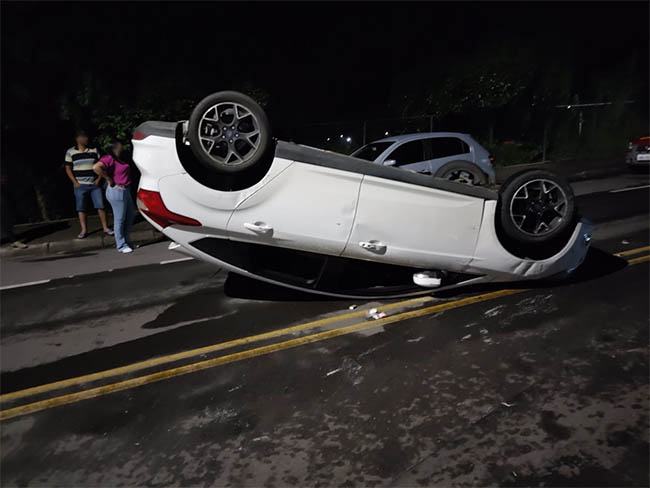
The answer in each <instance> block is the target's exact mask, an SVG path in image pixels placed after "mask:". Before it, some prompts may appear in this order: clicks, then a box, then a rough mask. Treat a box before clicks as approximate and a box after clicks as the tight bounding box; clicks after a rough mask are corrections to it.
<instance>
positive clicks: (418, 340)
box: [406, 336, 424, 342]
mask: <svg viewBox="0 0 650 488" xmlns="http://www.w3.org/2000/svg"><path fill="white" fill-rule="evenodd" d="M422 339H424V336H420V337H416V338H415V339H409V340H407V341H406V342H420V341H421V340H422Z"/></svg>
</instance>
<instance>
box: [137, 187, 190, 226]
mask: <svg viewBox="0 0 650 488" xmlns="http://www.w3.org/2000/svg"><path fill="white" fill-rule="evenodd" d="M137 205H138V209H139V210H140V211H141V212H142V213H143V214H145V215H146V216H147V217H149V218H150V219H151V220H153V221H154V222H155V223H157V224H158V225H159V226H161V227H162V228H163V229H164V228H165V227H169V226H170V225H173V224H180V225H193V226H199V225H201V222H199V221H198V220H195V219H193V218H190V217H185V216H184V215H179V214H177V213H174V212H172V211H171V210H169V209H168V208H167V207H165V203H164V202H163V200H162V197H161V196H160V193H158V192H157V191H151V190H142V189H140V190H138V199H137Z"/></svg>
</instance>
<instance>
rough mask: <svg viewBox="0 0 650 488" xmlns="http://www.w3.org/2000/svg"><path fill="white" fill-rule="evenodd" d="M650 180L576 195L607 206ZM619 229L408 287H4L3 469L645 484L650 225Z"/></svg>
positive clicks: (625, 201)
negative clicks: (368, 294) (526, 274)
mask: <svg viewBox="0 0 650 488" xmlns="http://www.w3.org/2000/svg"><path fill="white" fill-rule="evenodd" d="M611 195H614V196H615V197H616V198H615V199H614V198H612V197H611ZM608 199H609V200H608ZM603 200H607V202H606V203H607V204H606V205H605V204H603ZM647 201H648V193H647V189H646V190H643V189H642V190H634V191H629V192H623V193H618V194H616V193H614V194H612V193H609V192H607V193H606V194H605V193H599V194H597V195H593V194H592V195H585V196H582V197H580V198H579V200H578V202H579V205H580V208H581V210H582V212H583V214H584V215H586V216H587V217H589V218H590V219H591V220H593V221H595V222H601V223H603V224H604V225H609V224H608V223H609V222H612V221H615V220H620V219H625V218H629V217H633V216H639V215H640V216H643V215H646V214H647V213H648V210H647ZM615 229H616V230H617V231H618V229H619V227H616V228H615ZM620 232H621V234H620V235H617V236H616V237H611V238H608V239H605V240H601V241H599V242H595V243H594V249H593V250H592V252H591V253H590V255H589V257H588V260H587V262H586V263H585V265H584V266H583V268H582V269H580V270H579V272H578V273H577V274H576V276H574V277H573V279H572V280H571V281H569V282H563V283H548V282H547V283H539V284H530V283H529V284H525V285H522V286H521V287H514V288H512V287H511V289H510V291H504V289H503V288H502V287H497V286H492V287H483V288H472V289H464V290H461V291H457V292H455V294H453V295H452V294H444V295H443V294H439V295H437V296H436V295H434V296H433V297H423V298H419V299H416V300H409V301H397V300H392V301H378V302H370V301H368V302H352V301H340V300H328V299H322V298H318V297H310V296H303V295H299V294H294V293H293V292H291V293H286V292H281V291H278V290H275V289H272V288H270V287H268V288H266V289H265V287H261V288H259V287H257V288H256V289H255V292H254V293H252V292H251V289H250V288H249V286H248V284H247V282H245V281H242V280H239V279H236V278H232V277H228V276H227V275H226V274H225V273H221V272H218V270H215V269H213V268H211V267H209V266H206V265H204V264H202V263H198V262H195V261H189V262H178V263H171V264H166V265H147V266H141V267H132V268H127V269H120V270H115V271H113V272H110V273H107V272H103V273H94V274H82V275H78V276H75V277H74V278H65V279H60V280H53V281H51V282H49V283H45V284H42V285H36V286H32V287H26V288H17V289H12V290H6V291H4V292H3V293H2V329H1V331H2V342H1V352H2V358H1V369H2V376H1V377H0V379H1V388H2V393H3V397H2V400H3V401H2V405H1V406H2V409H3V410H2V412H3V415H4V418H3V420H2V421H1V422H0V429H1V436H2V437H1V441H0V442H1V447H2V454H1V468H2V469H1V473H0V476H1V478H0V481H1V482H2V485H3V486H26V485H31V486H33V485H38V486H43V485H47V486H116V485H215V486H223V485H235V486H261V485H264V486H286V485H300V486H331V485H346V486H352V485H360V486H366V485H370V486H376V485H391V486H414V485H427V486H432V485H436V486H441V485H442V486H446V485H478V486H484V485H488V484H490V485H506V486H530V485H538V484H540V483H544V484H545V485H546V486H567V485H572V486H576V485H581V486H604V485H607V486H647V485H648V412H649V410H648V291H649V290H648V269H649V267H648V263H649V261H648V258H647V256H648V254H649V253H650V251H649V250H648V248H647V246H648V231H647V226H646V229H643V230H639V229H632V230H630V229H627V230H626V229H625V227H624V226H622V227H620ZM621 251H623V252H625V253H626V254H625V255H623V256H621V257H616V256H613V255H612V253H616V252H621ZM134 254H135V253H134ZM70 259H74V258H70ZM531 285H532V286H533V287H531ZM352 304H355V305H358V308H356V309H354V310H350V309H349V307H350V305H352ZM374 306H377V307H381V306H386V307H388V308H387V309H386V311H387V313H388V316H387V317H386V318H385V319H381V320H379V321H374V320H372V319H370V320H368V319H366V317H365V311H366V310H368V309H369V308H371V307H374ZM380 309H381V308H380ZM116 368H121V369H116ZM88 375H93V376H88ZM56 382H63V383H56ZM29 388H36V389H33V390H28V389H29Z"/></svg>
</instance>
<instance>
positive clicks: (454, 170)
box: [434, 161, 487, 186]
mask: <svg viewBox="0 0 650 488" xmlns="http://www.w3.org/2000/svg"><path fill="white" fill-rule="evenodd" d="M434 176H435V177H436V178H443V179H445V180H449V181H456V182H458V183H464V184H466V185H481V186H483V185H485V184H487V176H486V175H485V173H483V171H481V170H480V169H479V168H477V167H476V166H475V165H473V164H472V163H469V162H467V161H451V162H449V163H446V164H444V165H442V166H441V167H440V168H438V171H436V174H435V175H434Z"/></svg>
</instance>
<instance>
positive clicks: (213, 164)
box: [187, 91, 272, 174]
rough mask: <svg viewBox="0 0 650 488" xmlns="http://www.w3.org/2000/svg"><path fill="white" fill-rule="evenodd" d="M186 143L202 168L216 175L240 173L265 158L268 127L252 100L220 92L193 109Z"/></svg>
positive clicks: (241, 95) (269, 131)
mask: <svg viewBox="0 0 650 488" xmlns="http://www.w3.org/2000/svg"><path fill="white" fill-rule="evenodd" d="M187 140H188V141H189V142H190V147H191V149H192V153H193V154H194V156H195V157H196V159H197V160H198V161H199V162H200V163H201V164H202V165H204V166H206V167H207V168H209V169H212V170H214V171H215V172H217V173H230V174H232V173H240V172H244V171H246V170H248V169H250V168H252V167H254V166H257V165H258V164H261V163H262V161H263V160H264V159H265V158H266V157H267V154H268V152H269V149H270V147H271V144H272V140H271V125H270V124H269V121H268V119H267V117H266V114H265V113H264V110H263V109H262V107H260V106H259V105H258V104H257V102H255V100H253V99H252V98H250V97H248V96H246V95H244V94H242V93H239V92H235V91H222V92H217V93H213V94H212V95H208V96H207V97H205V98H204V99H203V100H201V101H200V102H199V103H198V105H197V106H196V107H195V108H194V110H193V111H192V114H191V116H190V120H189V125H188V131H187Z"/></svg>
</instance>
